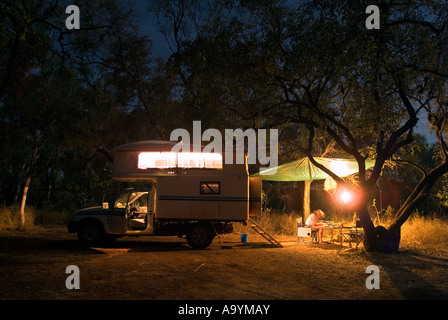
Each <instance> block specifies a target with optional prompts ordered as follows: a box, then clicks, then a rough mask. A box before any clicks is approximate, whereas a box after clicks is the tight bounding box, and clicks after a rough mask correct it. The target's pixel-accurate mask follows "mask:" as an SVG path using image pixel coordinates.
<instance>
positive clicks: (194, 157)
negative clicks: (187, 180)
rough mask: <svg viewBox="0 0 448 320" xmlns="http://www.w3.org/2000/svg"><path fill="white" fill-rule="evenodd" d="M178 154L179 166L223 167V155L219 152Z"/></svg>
mask: <svg viewBox="0 0 448 320" xmlns="http://www.w3.org/2000/svg"><path fill="white" fill-rule="evenodd" d="M178 156H179V158H178V161H179V162H178V166H179V168H209V169H222V155H221V154H219V153H202V152H181V153H178Z"/></svg>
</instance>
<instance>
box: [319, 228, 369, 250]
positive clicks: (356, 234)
mask: <svg viewBox="0 0 448 320" xmlns="http://www.w3.org/2000/svg"><path fill="white" fill-rule="evenodd" d="M325 230H329V231H330V233H331V239H330V242H332V243H334V242H340V243H341V248H342V246H343V243H344V242H348V243H349V246H350V248H351V247H352V243H355V244H356V248H358V246H359V244H360V243H361V241H362V240H363V239H364V230H363V229H362V228H358V227H356V226H344V225H325V226H324V231H325ZM335 230H336V233H335ZM335 236H336V239H335Z"/></svg>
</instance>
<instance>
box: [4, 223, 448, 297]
mask: <svg viewBox="0 0 448 320" xmlns="http://www.w3.org/2000/svg"><path fill="white" fill-rule="evenodd" d="M277 239H278V240H280V241H281V242H282V244H283V247H282V248H274V247H272V246H270V245H269V244H267V243H266V241H265V240H264V239H263V238H261V237H259V236H258V235H254V234H250V236H249V242H248V243H246V244H243V243H241V241H240V237H239V234H236V233H232V234H229V235H226V236H225V237H222V241H223V243H221V242H220V240H219V239H218V238H215V240H214V241H213V243H212V244H211V245H210V247H208V248H207V249H205V250H192V249H191V248H190V247H189V246H188V245H187V243H186V241H185V239H179V238H177V237H141V238H130V237H125V238H122V239H118V240H117V241H115V242H112V243H109V244H107V245H102V246H99V247H85V246H82V245H81V244H80V243H79V242H78V240H77V239H76V236H74V235H73V234H68V233H67V231H66V229H65V228H63V227H53V228H45V229H44V228H35V229H33V230H31V231H28V232H18V231H12V230H10V231H3V232H0V273H1V277H0V287H1V288H2V290H0V299H20V300H28V299H38V300H40V299H43V300H54V299H70V300H72V299H74V300H77V299H83V300H92V299H93V300H95V299H120V300H128V299H133V300H135V299H162V300H174V299H182V300H184V299H186V300H205V299H207V300H222V299H223V300H224V299H226V300H227V299H231V300H234V299H241V300H268V299H274V300H277V299H278V300H285V299H286V300H303V299H306V300H309V299H311V300H317V299H341V300H351V299H363V300H376V299H386V300H390V299H447V298H448V281H447V280H446V274H447V271H448V257H447V256H443V255H437V254H431V255H425V254H417V253H412V252H409V251H405V252H401V253H399V254H396V255H383V254H368V253H365V252H364V251H363V250H356V251H355V250H344V251H343V252H338V246H336V245H331V244H322V245H312V244H297V242H296V241H295V239H294V237H290V236H278V237H277ZM372 264H373V265H377V266H378V267H379V270H380V289H371V290H369V289H367V288H366V279H367V277H368V276H369V274H367V273H366V268H367V267H368V266H369V265H372ZM69 265H76V266H78V267H79V270H80V289H79V290H76V289H75V290H69V289H67V288H66V286H65V281H66V279H67V277H68V276H69V275H68V274H66V272H65V271H66V268H67V266H69Z"/></svg>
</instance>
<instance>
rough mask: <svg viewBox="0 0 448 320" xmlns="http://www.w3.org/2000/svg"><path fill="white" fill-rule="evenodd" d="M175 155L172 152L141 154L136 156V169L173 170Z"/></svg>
mask: <svg viewBox="0 0 448 320" xmlns="http://www.w3.org/2000/svg"><path fill="white" fill-rule="evenodd" d="M175 167H176V154H175V153H173V152H141V153H140V154H139V155H138V168H139V169H148V168H175Z"/></svg>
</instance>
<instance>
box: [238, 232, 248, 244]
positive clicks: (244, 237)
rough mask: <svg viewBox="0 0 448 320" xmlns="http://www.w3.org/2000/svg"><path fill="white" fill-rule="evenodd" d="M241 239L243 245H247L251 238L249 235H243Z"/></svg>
mask: <svg viewBox="0 0 448 320" xmlns="http://www.w3.org/2000/svg"><path fill="white" fill-rule="evenodd" d="M240 237H241V242H242V243H247V239H248V238H249V235H248V234H242V235H240Z"/></svg>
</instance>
